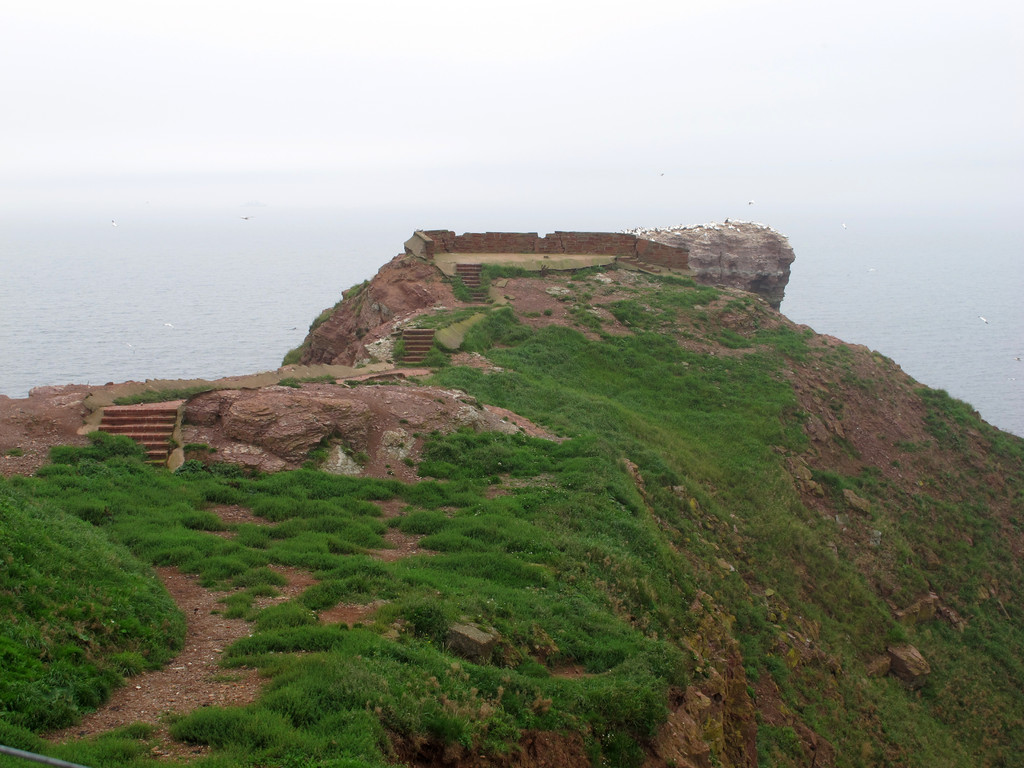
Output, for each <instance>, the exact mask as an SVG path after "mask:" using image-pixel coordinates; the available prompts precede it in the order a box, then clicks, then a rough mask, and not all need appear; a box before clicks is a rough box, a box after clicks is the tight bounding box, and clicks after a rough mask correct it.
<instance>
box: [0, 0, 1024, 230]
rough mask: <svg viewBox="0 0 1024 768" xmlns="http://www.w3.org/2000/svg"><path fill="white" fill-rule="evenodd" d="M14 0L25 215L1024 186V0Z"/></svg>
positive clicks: (9, 166) (12, 70) (8, 122)
mask: <svg viewBox="0 0 1024 768" xmlns="http://www.w3.org/2000/svg"><path fill="white" fill-rule="evenodd" d="M4 5H5V8H4V11H3V15H2V24H0V71H2V72H3V73H4V74H3V76H2V77H0V105H2V106H0V109H2V113H0V114H2V116H3V117H2V119H0V153H2V163H0V205H3V206H6V207H8V208H9V209H10V208H18V207H21V206H24V205H32V206H37V205H50V204H53V205H57V204H74V203H76V202H80V201H93V202H101V203H102V202H104V201H107V200H113V201H124V200H131V199H133V198H141V197H145V198H146V199H147V200H148V199H150V198H154V199H156V200H159V201H163V202H167V203H176V202H182V201H185V200H189V201H193V202H209V203H211V204H212V203H224V204H241V203H243V202H245V201H246V200H252V199H258V200H261V201H263V202H266V203H268V204H272V205H348V206H352V205H369V206H384V205H391V204H402V203H404V202H406V201H408V200H411V199H415V198H417V197H423V196H432V197H435V198H436V199H439V200H443V201H446V202H448V203H450V204H453V205H458V204H460V203H466V204H468V203H473V204H492V205H510V206H515V205H526V204H529V203H535V204H538V205H555V206H557V205H568V204H569V201H572V203H573V204H598V203H601V204H605V205H607V206H609V207H614V206H616V205H624V204H626V203H627V202H629V203H631V204H638V203H639V204H643V203H645V202H646V201H656V200H657V201H662V202H663V203H665V204H666V205H668V204H671V205H676V206H680V205H686V204H689V203H692V202H693V201H696V200H702V199H704V200H737V201H745V200H747V199H748V198H749V199H755V198H756V199H758V200H777V201H784V202H785V204H787V205H791V206H801V205H804V206H820V205H836V206H842V205H857V204H868V203H871V204H875V203H878V204H882V205H907V206H913V207H917V206H924V207H935V208H936V209H942V210H957V209H960V208H963V207H967V206H977V207H979V209H985V208H999V209H1005V210H1006V211H1007V212H1008V213H1012V212H1019V210H1020V205H1021V202H1022V200H1024V197H1022V195H1021V191H1020V189H1021V182H1022V170H1024V151H1022V136H1024V117H1022V116H1024V53H1022V51H1024V4H1021V3H1020V2H1019V1H1018V0H1004V1H1000V2H997V1H996V0H975V1H974V2H945V1H944V0H930V1H929V2H918V1H917V0H911V1H909V2H905V1H903V0H886V1H885V2H881V1H880V0H859V1H858V2H826V1H825V0H765V1H763V2H762V1H761V0H674V1H672V2H669V1H667V0H666V1H665V2H651V1H649V0H633V1H632V2H614V3H610V2H602V1H601V0H586V1H585V2H577V1H576V0H568V1H565V2H562V1H560V0H516V1H515V2H487V1H486V0H472V2H463V1H462V0H434V2H423V1H422V0H412V1H409V2H407V1H406V0H393V1H388V0H362V1H361V2H358V3H356V2H349V1H348V0H331V1H329V2H319V1H314V0H291V1H290V2H281V1H280V0H278V1H277V2H265V1H264V0H249V1H248V2H218V1H217V0H202V1H201V2H197V1H195V0H175V1H174V2H165V1H164V0H146V1H145V2H140V1H139V0H125V1H121V0H94V2H88V3H86V2H81V0H74V1H64V0H33V1H32V2H19V3H14V2H8V3H5V4H4ZM666 201H667V202H666ZM665 223H675V222H665ZM416 225H419V223H418V222H416Z"/></svg>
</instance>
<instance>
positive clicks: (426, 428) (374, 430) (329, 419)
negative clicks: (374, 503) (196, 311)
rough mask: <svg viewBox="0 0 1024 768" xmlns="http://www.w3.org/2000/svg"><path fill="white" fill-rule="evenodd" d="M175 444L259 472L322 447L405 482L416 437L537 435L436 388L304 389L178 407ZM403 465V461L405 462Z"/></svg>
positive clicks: (225, 396) (237, 394)
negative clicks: (463, 431)
mask: <svg viewBox="0 0 1024 768" xmlns="http://www.w3.org/2000/svg"><path fill="white" fill-rule="evenodd" d="M184 420H185V423H184V426H183V428H182V430H183V437H184V441H185V443H186V444H188V443H194V444H198V443H205V444H207V445H209V446H212V447H214V448H215V449H216V452H215V453H214V454H213V455H212V458H214V459H216V460H217V461H228V462H232V463H237V464H241V465H244V466H248V467H252V468H255V469H259V470H261V471H266V472H275V471H279V470H282V469H294V468H296V467H298V466H301V465H302V463H303V462H304V461H306V459H307V458H308V456H309V454H310V451H312V450H313V449H314V448H316V447H318V446H319V445H321V443H323V442H324V441H327V442H331V443H336V444H337V445H340V446H342V447H343V448H344V449H347V450H348V451H350V452H351V453H356V454H357V453H365V454H366V455H367V456H368V457H369V460H368V462H367V464H366V465H365V466H364V467H362V473H363V474H366V475H370V476H375V477H380V476H394V477H398V478H400V479H407V480H411V479H412V478H414V477H415V470H414V469H413V468H412V466H410V464H415V461H416V458H417V456H418V453H419V450H420V447H421V445H422V442H423V437H422V436H425V435H428V434H429V433H430V432H432V431H434V430H437V431H438V432H441V433H442V434H447V433H449V432H452V431H455V430H457V429H460V428H463V427H468V428H471V429H476V430H481V431H484V430H489V431H498V432H506V433H513V432H519V431H528V432H529V433H531V434H541V433H542V430H540V429H539V428H538V427H536V426H535V425H533V424H530V423H529V422H526V421H525V420H524V419H522V418H521V417H517V419H516V421H517V422H518V424H516V423H513V421H512V420H510V419H508V418H507V417H506V416H504V415H503V414H502V413H498V412H492V411H490V410H488V409H486V408H482V407H480V406H479V405H478V404H477V403H476V401H475V400H474V399H473V398H471V397H468V396H467V395H466V394H465V393H462V392H458V391H454V390H445V389H440V388H437V387H413V386H404V385H374V386H360V387H343V386H339V385H334V384H306V385H304V386H303V387H301V388H300V389H294V388H292V387H280V386H275V387H264V388H262V389H255V390H217V391H213V392H206V393H203V394H201V395H197V396H196V397H194V398H192V399H191V400H190V401H189V402H188V403H187V404H186V406H185V417H184ZM407 460H408V461H407Z"/></svg>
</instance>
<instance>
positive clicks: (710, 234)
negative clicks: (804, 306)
mask: <svg viewBox="0 0 1024 768" xmlns="http://www.w3.org/2000/svg"><path fill="white" fill-rule="evenodd" d="M631 233H632V234H635V235H636V236H637V237H642V238H644V239H646V240H653V241H654V242H656V243H664V244H665V245H671V246H675V247H677V248H680V247H681V248H686V249H688V250H689V252H690V259H689V264H690V270H691V271H692V272H693V276H694V278H695V279H696V280H697V282H700V283H705V284H707V285H713V286H716V287H720V288H739V289H740V290H743V291H749V292H750V293H756V294H758V295H760V296H762V297H764V299H765V301H767V302H768V303H769V304H771V306H772V307H774V308H775V309H778V308H779V306H780V305H781V304H782V298H783V296H784V295H785V292H786V284H787V283H788V282H789V268H790V265H791V264H792V263H793V260H794V259H795V258H796V256H795V254H794V253H793V248H792V247H791V246H790V244H789V240H788V239H787V238H786V237H785V235H782V234H780V233H778V232H776V231H775V230H774V229H772V228H771V227H767V226H765V225H763V224H755V223H753V222H749V221H729V220H726V221H725V222H723V223H721V224H719V223H714V224H700V225H697V226H691V227H682V226H680V227H670V228H666V229H660V228H659V229H636V230H631Z"/></svg>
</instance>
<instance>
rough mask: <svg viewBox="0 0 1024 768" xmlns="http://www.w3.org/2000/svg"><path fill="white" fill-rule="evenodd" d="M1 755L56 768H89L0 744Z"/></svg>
mask: <svg viewBox="0 0 1024 768" xmlns="http://www.w3.org/2000/svg"><path fill="white" fill-rule="evenodd" d="M0 755H10V756H11V757H21V758H24V759H25V760H31V761H32V762H34V763H42V764H43V765H53V766H56V768H87V766H84V765H79V764H78V763H69V762H68V761H67V760H58V759H57V758H56V757H47V756H46V755H37V754H36V753H35V752H26V751H25V750H23V749H15V748H14V747H5V746H4V745H3V744H0Z"/></svg>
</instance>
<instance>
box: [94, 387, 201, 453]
mask: <svg viewBox="0 0 1024 768" xmlns="http://www.w3.org/2000/svg"><path fill="white" fill-rule="evenodd" d="M184 402H185V401H184V400H172V401H170V402H166V403H152V404H145V405H110V406H107V407H106V408H104V409H103V418H102V419H101V420H100V426H99V429H100V431H101V432H108V433H110V434H112V435H125V436H127V437H130V438H131V439H132V440H134V441H135V442H137V443H139V444H140V445H141V446H142V447H143V448H145V449H146V460H147V461H148V462H149V463H150V464H165V463H166V462H167V459H168V458H169V457H170V453H171V437H172V436H173V435H174V430H175V429H176V428H177V426H178V418H179V411H180V409H181V405H182V403H184Z"/></svg>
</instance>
